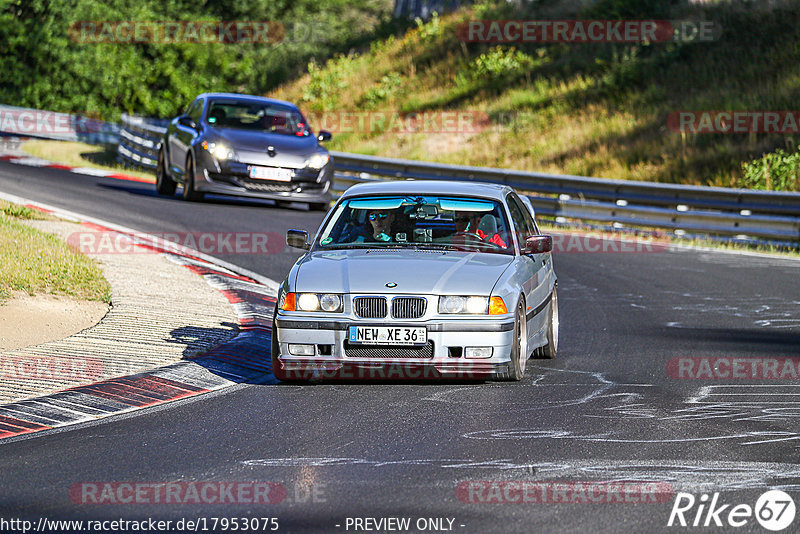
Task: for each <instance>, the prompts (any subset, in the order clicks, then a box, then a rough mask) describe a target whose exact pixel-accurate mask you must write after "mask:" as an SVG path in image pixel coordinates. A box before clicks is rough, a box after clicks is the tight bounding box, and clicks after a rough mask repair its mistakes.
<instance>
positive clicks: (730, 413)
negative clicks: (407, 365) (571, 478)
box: [422, 366, 800, 446]
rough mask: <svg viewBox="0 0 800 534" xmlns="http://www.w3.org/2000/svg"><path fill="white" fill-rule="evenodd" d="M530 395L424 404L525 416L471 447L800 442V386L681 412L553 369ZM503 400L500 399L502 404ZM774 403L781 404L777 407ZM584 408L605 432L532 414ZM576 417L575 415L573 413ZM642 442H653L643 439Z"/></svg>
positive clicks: (692, 404)
mask: <svg viewBox="0 0 800 534" xmlns="http://www.w3.org/2000/svg"><path fill="white" fill-rule="evenodd" d="M534 369H539V370H542V371H544V372H543V373H542V374H540V375H536V376H535V377H533V379H532V381H531V382H530V383H525V384H524V386H523V387H520V388H515V389H513V390H509V389H508V388H506V387H503V386H502V385H500V386H497V385H490V386H486V385H476V386H465V387H459V388H454V389H448V390H445V391H437V392H435V393H433V394H432V395H428V396H426V397H423V398H422V400H423V401H428V402H436V403H444V404H447V405H449V406H450V408H451V409H452V410H462V409H463V410H464V411H466V412H469V413H472V414H475V415H484V414H492V413H497V412H502V413H507V412H508V411H509V410H513V411H514V413H517V414H519V417H518V419H519V421H520V423H521V424H520V425H518V426H516V427H510V428H494V429H491V428H490V429H486V430H477V431H470V432H466V433H463V434H462V437H463V438H465V439H476V440H498V441H501V440H516V441H526V440H562V441H563V440H569V441H575V442H585V443H612V444H620V445H624V444H630V445H653V446H658V445H670V444H688V443H706V442H721V443H722V442H724V443H730V444H734V445H738V446H757V445H767V444H773V443H780V442H798V441H800V433H798V432H796V431H795V428H796V426H794V425H796V422H797V419H798V417H800V386H763V387H762V386H748V385H741V386H737V385H733V386H706V387H703V388H701V389H700V391H699V392H698V393H697V394H696V395H693V396H690V397H689V398H688V399H686V400H684V401H683V402H681V403H680V404H679V405H677V406H664V405H663V403H662V404H657V403H655V402H651V401H650V398H651V397H650V392H651V391H652V388H653V387H654V386H653V385H651V384H628V383H616V382H614V381H612V380H610V379H609V378H608V377H606V376H605V375H604V374H603V373H598V372H584V371H574V370H562V369H549V368H544V367H541V366H534ZM495 395H496V398H495ZM773 400H774V402H773ZM574 406H580V407H581V414H580V417H585V418H599V419H607V420H608V424H606V425H605V429H604V431H603V432H594V433H592V432H589V433H587V432H585V431H583V430H575V428H574V427H572V428H569V427H565V426H563V424H562V425H559V426H553V425H552V423H551V421H553V420H558V419H554V418H552V417H548V418H547V419H541V418H537V419H535V421H536V425H534V426H526V425H525V424H526V423H529V422H530V421H531V418H530V417H529V416H526V413H531V412H534V413H536V412H541V411H546V412H549V413H552V414H557V413H558V412H557V411H556V410H560V409H562V408H569V407H574ZM565 413H569V411H567V412H565ZM713 420H732V421H747V422H749V424H748V425H747V426H745V427H742V426H741V425H739V426H737V427H736V428H734V429H733V430H720V429H717V428H715V427H713V426H711V425H708V424H707V422H708V421H713ZM764 422H767V423H775V422H781V423H788V424H791V425H792V426H790V427H789V428H788V429H774V428H771V427H769V428H765V427H763V426H762V425H759V423H764ZM642 436H646V438H643V437H642Z"/></svg>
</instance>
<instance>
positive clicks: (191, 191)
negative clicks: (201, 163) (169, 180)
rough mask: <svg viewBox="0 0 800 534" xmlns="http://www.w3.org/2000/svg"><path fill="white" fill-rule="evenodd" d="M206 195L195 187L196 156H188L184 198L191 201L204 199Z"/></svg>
mask: <svg viewBox="0 0 800 534" xmlns="http://www.w3.org/2000/svg"><path fill="white" fill-rule="evenodd" d="M204 196H205V195H204V194H203V193H202V192H201V191H198V190H197V189H195V188H194V158H193V157H192V156H189V157H188V158H186V177H185V179H184V181H183V199H184V200H189V201H191V202H197V201H200V200H203V197H204Z"/></svg>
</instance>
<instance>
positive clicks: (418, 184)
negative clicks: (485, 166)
mask: <svg viewBox="0 0 800 534" xmlns="http://www.w3.org/2000/svg"><path fill="white" fill-rule="evenodd" d="M512 191H513V189H512V188H511V187H509V186H507V185H502V184H493V183H489V182H464V181H456V180H395V181H385V182H384V181H381V182H366V183H360V184H356V185H354V186H352V187H350V188H349V189H348V190H347V191H345V192H344V194H343V195H342V198H349V197H353V196H363V195H457V196H477V197H483V198H491V199H495V200H500V201H502V200H503V199H504V198H505V196H506V194H508V193H510V192H512Z"/></svg>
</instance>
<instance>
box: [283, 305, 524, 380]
mask: <svg viewBox="0 0 800 534" xmlns="http://www.w3.org/2000/svg"><path fill="white" fill-rule="evenodd" d="M276 323H277V327H276V331H275V332H273V335H275V336H277V341H278V343H277V345H278V353H279V355H278V362H277V364H279V365H281V368H282V370H283V371H284V372H286V373H288V374H289V377H290V378H297V379H308V378H323V379H326V378H341V379H410V380H418V379H426V378H455V379H470V380H471V379H475V380H485V379H489V378H493V377H495V376H496V375H498V374H501V373H507V372H508V370H509V365H510V355H511V348H512V345H513V336H514V322H513V317H510V318H509V317H502V318H499V319H498V318H494V317H492V318H488V317H487V318H481V319H473V318H470V319H458V320H448V321H446V322H444V321H439V320H436V321H432V320H431V321H420V322H399V321H398V322H395V321H392V322H383V323H378V322H376V321H375V320H369V319H352V318H350V319H336V320H331V319H330V318H325V319H320V318H317V317H313V316H312V317H309V316H308V315H304V316H298V315H292V316H287V315H282V314H280V313H279V314H278V315H277V317H276ZM349 326H416V327H419V326H424V327H426V329H427V332H428V344H429V345H428V346H427V347H421V348H413V347H410V346H398V345H351V344H350V343H349V342H348V335H347V334H348V327H349ZM290 344H302V345H313V346H314V352H315V354H314V356H310V355H306V356H296V355H292V354H290V353H289V345H290ZM467 347H492V355H491V357H489V358H480V359H478V358H475V359H472V358H466V356H465V353H466V350H465V349H466V348H467Z"/></svg>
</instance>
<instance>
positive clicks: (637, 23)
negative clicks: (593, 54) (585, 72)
mask: <svg viewBox="0 0 800 534" xmlns="http://www.w3.org/2000/svg"><path fill="white" fill-rule="evenodd" d="M456 34H457V35H458V38H459V39H460V40H462V41H464V42H468V43H644V42H649V43H663V42H668V41H679V42H693V41H694V42H708V41H713V40H715V39H717V38H718V37H719V35H720V34H721V29H720V28H719V26H718V25H716V24H715V23H714V22H712V21H688V20H685V21H669V20H473V21H469V22H465V23H462V24H460V25H459V26H458V27H457V29H456Z"/></svg>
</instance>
